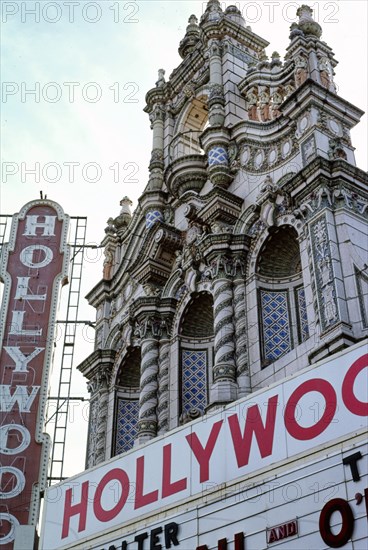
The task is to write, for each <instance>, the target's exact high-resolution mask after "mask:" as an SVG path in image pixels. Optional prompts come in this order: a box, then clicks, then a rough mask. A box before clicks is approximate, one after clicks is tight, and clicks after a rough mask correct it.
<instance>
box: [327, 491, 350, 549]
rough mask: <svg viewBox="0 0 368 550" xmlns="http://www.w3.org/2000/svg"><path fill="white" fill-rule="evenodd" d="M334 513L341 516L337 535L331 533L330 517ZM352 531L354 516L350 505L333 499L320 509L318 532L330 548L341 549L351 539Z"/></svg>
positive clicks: (341, 499)
mask: <svg viewBox="0 0 368 550" xmlns="http://www.w3.org/2000/svg"><path fill="white" fill-rule="evenodd" d="M334 512H339V513H340V514H341V519H342V526H341V530H340V532H339V533H337V534H336V535H334V534H333V533H332V531H331V525H330V521H331V516H332V514H333V513H334ZM353 531H354V516H353V512H352V511H351V508H350V505H349V503H348V502H346V500H344V499H343V498H333V499H332V500H330V501H329V502H327V504H325V505H324V507H323V508H322V511H321V514H320V516H319V532H320V533H321V537H322V540H323V542H324V543H325V544H327V546H329V547H330V548H341V546H345V544H346V543H347V542H348V540H349V539H351V537H352V535H353Z"/></svg>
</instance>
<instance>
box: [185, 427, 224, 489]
mask: <svg viewBox="0 0 368 550" xmlns="http://www.w3.org/2000/svg"><path fill="white" fill-rule="evenodd" d="M222 424H223V420H220V421H219V422H215V423H214V425H213V426H212V429H211V433H210V436H209V438H208V441H207V444H206V446H205V447H203V446H202V443H201V442H200V441H199V439H198V436H197V434H196V433H194V432H192V433H191V434H189V435H187V436H186V439H187V441H188V443H189V446H190V448H191V449H192V451H193V454H194V456H195V457H196V459H197V460H198V463H199V481H200V483H203V482H204V481H208V480H209V478H210V458H211V456H212V453H213V449H214V447H215V445H216V441H217V438H218V435H219V433H220V430H221V427H222Z"/></svg>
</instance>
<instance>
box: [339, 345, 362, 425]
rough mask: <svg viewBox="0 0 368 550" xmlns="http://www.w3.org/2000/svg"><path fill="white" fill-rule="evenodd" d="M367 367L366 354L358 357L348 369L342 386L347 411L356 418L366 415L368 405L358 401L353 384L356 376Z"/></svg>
mask: <svg viewBox="0 0 368 550" xmlns="http://www.w3.org/2000/svg"><path fill="white" fill-rule="evenodd" d="M367 367H368V353H366V354H365V355H363V356H362V357H359V359H357V360H356V361H355V362H354V363H353V364H352V365H351V367H350V369H349V370H348V372H347V373H346V376H345V378H344V382H343V384H342V398H343V401H344V403H345V406H346V408H347V409H349V411H350V412H352V413H353V414H356V415H357V416H367V415H368V403H364V402H363V401H359V399H357V398H356V396H355V394H354V382H355V380H356V377H357V376H358V374H359V373H360V372H361V371H362V370H363V369H366V368H367Z"/></svg>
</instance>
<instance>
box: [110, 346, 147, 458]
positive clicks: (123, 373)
mask: <svg viewBox="0 0 368 550" xmlns="http://www.w3.org/2000/svg"><path fill="white" fill-rule="evenodd" d="M140 368H141V352H140V348H131V349H130V350H129V351H128V353H127V355H126V356H125V358H124V360H123V363H122V364H121V366H120V369H119V371H118V374H117V377H116V401H115V436H114V452H113V456H115V455H118V454H121V453H125V452H126V451H129V449H131V448H132V447H133V445H134V440H135V438H136V435H137V422H138V412H139V383H140Z"/></svg>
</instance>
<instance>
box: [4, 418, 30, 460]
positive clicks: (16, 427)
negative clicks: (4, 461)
mask: <svg viewBox="0 0 368 550" xmlns="http://www.w3.org/2000/svg"><path fill="white" fill-rule="evenodd" d="M10 431H17V432H19V433H20V435H21V437H20V440H21V442H20V443H19V445H18V447H14V448H10V447H8V446H7V443H8V437H9V432H10ZM30 442H31V434H30V433H29V431H28V430H27V428H25V427H24V426H21V425H20V424H4V426H1V427H0V453H2V454H4V455H16V454H18V453H21V452H22V451H24V450H25V449H27V447H28V446H29V444H30Z"/></svg>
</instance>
